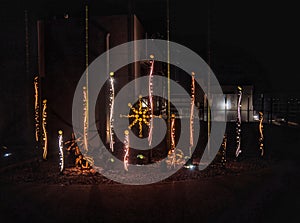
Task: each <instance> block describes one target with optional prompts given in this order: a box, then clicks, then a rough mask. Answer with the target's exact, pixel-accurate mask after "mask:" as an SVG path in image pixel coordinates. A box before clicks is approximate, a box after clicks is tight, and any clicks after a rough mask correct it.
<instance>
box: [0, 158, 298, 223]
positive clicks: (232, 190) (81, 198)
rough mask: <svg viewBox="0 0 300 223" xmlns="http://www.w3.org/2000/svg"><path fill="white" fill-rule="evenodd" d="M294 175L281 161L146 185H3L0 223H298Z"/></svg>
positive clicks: (292, 168)
mask: <svg viewBox="0 0 300 223" xmlns="http://www.w3.org/2000/svg"><path fill="white" fill-rule="evenodd" d="M299 176H300V171H299V165H298V166H297V165H296V164H295V163H294V162H290V161H286V162H280V163H279V164H278V165H277V166H274V167H272V168H268V169H263V170H261V171H258V172H252V173H244V174H243V175H236V176H219V177H213V178H209V179H205V180H202V181H185V182H173V183H158V184H153V185H146V186H126V185H118V184H116V185H68V186H64V185H45V184H42V185H37V184H33V183H27V184H22V185H20V184H19V185H12V184H8V183H3V182H2V183H1V192H0V204H1V209H0V210H1V222H2V219H6V220H8V222H33V221H34V222H43V223H45V222H73V223H74V222H173V223H174V222H231V223H232V222H286V221H289V222H300V217H299V216H298V212H299V211H300V201H299V198H300V196H299V192H298V191H297V190H298V189H299V188H300V183H299V182H297V181H296V180H295V179H297V177H298V178H299ZM299 179H300V178H299Z"/></svg>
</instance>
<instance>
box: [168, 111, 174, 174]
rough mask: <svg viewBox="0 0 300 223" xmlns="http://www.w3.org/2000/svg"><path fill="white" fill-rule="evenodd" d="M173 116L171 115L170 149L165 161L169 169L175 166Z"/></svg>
mask: <svg viewBox="0 0 300 223" xmlns="http://www.w3.org/2000/svg"><path fill="white" fill-rule="evenodd" d="M175 133H176V129H175V114H172V115H171V137H170V138H171V149H170V150H169V152H168V159H167V160H166V162H167V164H168V165H169V167H170V168H172V167H175V166H176V151H175V150H176V142H175Z"/></svg>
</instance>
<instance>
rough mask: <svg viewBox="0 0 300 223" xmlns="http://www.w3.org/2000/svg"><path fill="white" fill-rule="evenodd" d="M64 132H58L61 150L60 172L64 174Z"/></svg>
mask: <svg viewBox="0 0 300 223" xmlns="http://www.w3.org/2000/svg"><path fill="white" fill-rule="evenodd" d="M62 134H63V131H62V130H59V131H58V148H59V172H60V173H62V171H63V170H64V151H63V148H64V141H63V136H62Z"/></svg>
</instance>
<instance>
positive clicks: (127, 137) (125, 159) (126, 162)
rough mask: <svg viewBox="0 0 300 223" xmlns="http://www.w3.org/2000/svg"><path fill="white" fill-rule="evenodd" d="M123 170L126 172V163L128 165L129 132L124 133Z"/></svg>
mask: <svg viewBox="0 0 300 223" xmlns="http://www.w3.org/2000/svg"><path fill="white" fill-rule="evenodd" d="M124 152H125V155H124V169H125V170H126V171H128V163H129V131H128V130H125V131H124Z"/></svg>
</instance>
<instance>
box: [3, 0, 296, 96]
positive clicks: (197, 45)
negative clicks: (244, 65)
mask: <svg viewBox="0 0 300 223" xmlns="http://www.w3.org/2000/svg"><path fill="white" fill-rule="evenodd" d="M85 2H86V1H83V0H82V1H66V0H51V1H50V0H45V1H36V0H28V1H19V2H18V1H7V0H5V1H1V11H0V12H1V27H2V31H1V32H6V35H5V36H6V37H5V38H7V36H9V35H17V31H16V30H15V29H14V28H13V27H11V25H10V23H9V22H8V21H9V20H20V22H23V20H24V9H27V10H28V12H29V13H30V14H31V15H34V16H36V17H37V18H49V17H51V16H57V17H60V16H63V14H64V13H68V14H69V16H73V17H76V16H81V15H83V13H84V4H85ZM88 2H89V5H90V13H91V14H92V15H109V14H126V13H128V12H129V11H131V12H133V13H135V14H136V15H137V16H138V18H139V19H140V20H141V22H142V24H143V25H144V26H145V28H146V30H147V31H148V33H149V34H150V35H154V34H156V33H160V35H162V37H163V38H166V0H152V1H150V0H149V1H144V0H135V1H134V0H132V1H131V4H129V2H130V1H129V0H101V1H95V0H94V1H88ZM208 2H209V4H208ZM130 5H131V6H130ZM208 9H209V10H208ZM297 9H298V7H296V5H295V3H294V2H292V1H285V2H274V1H272V2H270V1H258V0H251V1H237V0H228V1H216V0H210V1H209V0H205V1H195V0H187V1H180V0H170V19H171V21H170V25H171V30H170V32H171V33H170V40H171V41H175V42H178V43H180V44H182V45H185V46H187V47H189V48H191V49H192V50H194V51H195V52H197V53H198V54H199V55H200V56H202V57H203V58H204V59H206V58H205V57H206V55H207V53H206V52H207V46H208V44H207V43H208V41H207V40H208V24H210V26H209V27H210V49H211V54H212V58H211V60H212V68H213V70H214V71H215V73H218V69H217V68H215V67H214V65H213V63H214V61H215V63H217V64H222V63H224V64H226V63H232V64H234V63H235V61H234V59H228V60H227V59H226V60H224V59H218V57H219V55H223V57H222V58H227V56H226V55H229V56H230V55H234V56H231V58H234V57H239V58H243V57H244V58H245V62H247V60H248V59H249V58H251V61H252V62H251V64H253V63H254V64H256V65H255V66H259V67H260V69H261V70H263V74H264V77H263V78H262V77H258V78H260V79H259V81H266V82H267V84H266V86H265V89H264V90H265V91H266V92H275V93H288V94H290V95H295V94H299V90H298V83H297V81H296V77H297V75H298V64H299V62H298V56H297V55H298V51H299V46H300V44H299V39H300V38H299V37H300V36H299V34H296V30H297V28H298V21H300V19H299V13H297ZM208 12H210V13H208ZM208 15H209V16H208ZM208 18H210V19H209V20H208ZM0 36H2V35H0ZM5 38H2V40H3V41H1V44H5V40H6V39H5ZM3 46H4V45H3ZM1 48H3V47H1ZM5 50H6V51H7V50H9V49H7V47H6V48H5ZM5 50H4V52H3V51H2V53H1V55H2V56H1V57H4V56H5V53H6V52H5ZM9 51H11V50H9ZM237 52H238V53H237ZM247 58H248V59H247ZM253 61H254V62H253Z"/></svg>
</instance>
